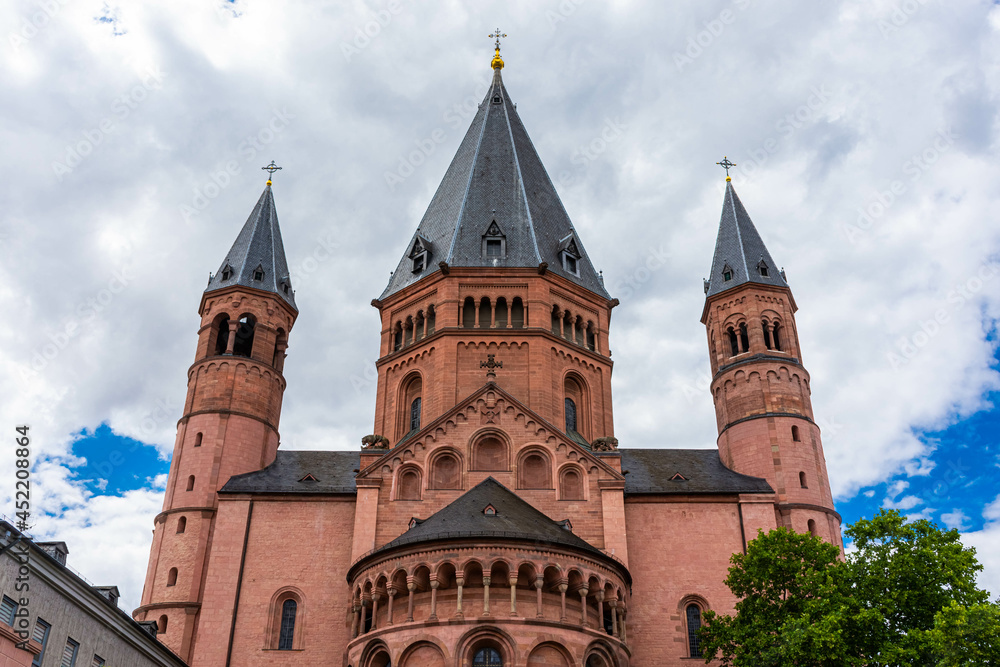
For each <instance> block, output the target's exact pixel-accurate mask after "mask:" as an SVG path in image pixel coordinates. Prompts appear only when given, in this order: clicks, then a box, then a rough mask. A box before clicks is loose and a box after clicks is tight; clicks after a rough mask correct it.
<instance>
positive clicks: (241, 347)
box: [233, 315, 257, 357]
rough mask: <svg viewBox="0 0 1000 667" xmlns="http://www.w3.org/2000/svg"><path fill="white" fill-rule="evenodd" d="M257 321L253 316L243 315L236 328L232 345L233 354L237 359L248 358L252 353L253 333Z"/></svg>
mask: <svg viewBox="0 0 1000 667" xmlns="http://www.w3.org/2000/svg"><path fill="white" fill-rule="evenodd" d="M256 326H257V320H255V319H254V317H253V315H244V316H243V317H241V318H240V322H239V326H238V327H236V342H235V343H233V354H234V355H236V356H237V357H249V356H250V354H251V353H252V352H253V333H254V327H256Z"/></svg>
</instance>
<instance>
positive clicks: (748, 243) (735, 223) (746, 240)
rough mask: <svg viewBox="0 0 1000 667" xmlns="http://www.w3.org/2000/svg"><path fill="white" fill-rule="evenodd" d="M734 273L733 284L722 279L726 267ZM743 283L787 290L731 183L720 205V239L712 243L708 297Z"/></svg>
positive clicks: (786, 285)
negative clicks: (762, 267) (764, 272)
mask: <svg viewBox="0 0 1000 667" xmlns="http://www.w3.org/2000/svg"><path fill="white" fill-rule="evenodd" d="M761 261H764V262H765V263H766V264H767V267H768V275H767V276H762V275H761V274H760V271H759V270H758V268H757V267H758V264H760V262H761ZM727 266H728V267H729V269H731V270H732V272H733V277H732V280H729V281H726V280H725V279H724V278H723V275H722V274H723V271H724V270H725V269H726V267H727ZM746 283H758V284H761V285H774V286H776V287H788V283H786V282H785V279H784V278H783V277H782V276H781V273H780V272H779V270H778V267H777V265H775V263H774V260H773V259H771V254H770V253H769V252H768V251H767V248H766V247H765V246H764V241H763V240H761V238H760V234H758V233H757V228H756V227H754V225H753V222H752V221H751V220H750V214H748V213H747V210H746V209H745V208H743V202H741V201H740V198H739V197H738V196H737V195H736V190H735V189H734V188H733V184H732V182H731V181H729V182H727V183H726V195H725V198H724V200H723V203H722V219H721V220H720V221H719V236H718V238H717V239H716V241H715V255H714V256H713V258H712V272H711V273H710V274H709V276H708V289H707V290H706V292H705V295H706V296H707V297H710V296H714V295H716V294H718V293H719V292H724V291H726V290H728V289H732V288H733V287H737V286H739V285H744V284H746Z"/></svg>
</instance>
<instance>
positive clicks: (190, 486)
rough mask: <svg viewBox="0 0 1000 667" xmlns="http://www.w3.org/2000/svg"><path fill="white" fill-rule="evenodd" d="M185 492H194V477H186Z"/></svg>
mask: <svg viewBox="0 0 1000 667" xmlns="http://www.w3.org/2000/svg"><path fill="white" fill-rule="evenodd" d="M187 490H188V491H194V475H191V476H190V477H188V485H187Z"/></svg>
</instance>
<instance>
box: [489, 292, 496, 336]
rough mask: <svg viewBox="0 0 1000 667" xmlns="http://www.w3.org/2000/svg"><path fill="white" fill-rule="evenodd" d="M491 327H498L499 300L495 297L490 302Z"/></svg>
mask: <svg viewBox="0 0 1000 667" xmlns="http://www.w3.org/2000/svg"><path fill="white" fill-rule="evenodd" d="M490 315H491V316H490V329H496V328H497V300H496V299H493V301H492V303H490Z"/></svg>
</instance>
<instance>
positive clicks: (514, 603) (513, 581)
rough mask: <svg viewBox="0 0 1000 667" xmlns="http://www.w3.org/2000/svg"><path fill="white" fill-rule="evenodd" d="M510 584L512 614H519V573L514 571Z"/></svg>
mask: <svg viewBox="0 0 1000 667" xmlns="http://www.w3.org/2000/svg"><path fill="white" fill-rule="evenodd" d="M508 583H509V584H510V615H511V616H517V573H516V572H513V573H511V575H510V578H509V579H508Z"/></svg>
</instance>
